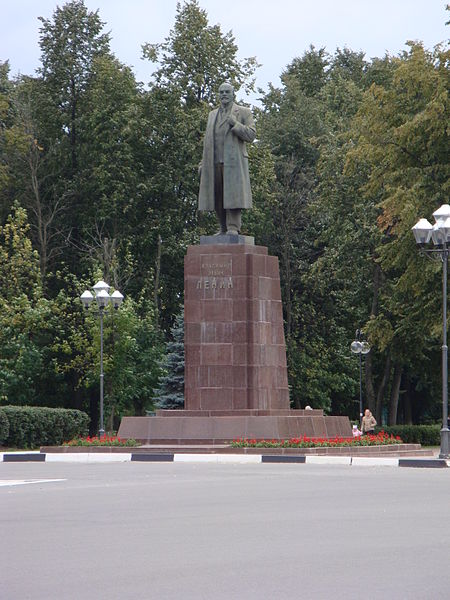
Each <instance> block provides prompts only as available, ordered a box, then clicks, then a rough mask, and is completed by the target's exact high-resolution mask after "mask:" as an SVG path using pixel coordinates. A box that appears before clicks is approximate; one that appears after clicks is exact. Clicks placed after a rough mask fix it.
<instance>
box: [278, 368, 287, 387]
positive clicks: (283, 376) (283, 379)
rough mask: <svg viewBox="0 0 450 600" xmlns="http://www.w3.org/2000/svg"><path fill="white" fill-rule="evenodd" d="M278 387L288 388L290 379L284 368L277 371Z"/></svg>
mask: <svg viewBox="0 0 450 600" xmlns="http://www.w3.org/2000/svg"><path fill="white" fill-rule="evenodd" d="M276 387H277V388H287V387H288V379H287V370H286V369H283V368H278V367H277V369H276Z"/></svg>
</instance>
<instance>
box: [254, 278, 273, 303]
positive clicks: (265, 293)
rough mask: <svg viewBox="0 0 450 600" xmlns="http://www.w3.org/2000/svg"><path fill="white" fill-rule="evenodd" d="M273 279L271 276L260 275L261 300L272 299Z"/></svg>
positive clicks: (259, 293)
mask: <svg viewBox="0 0 450 600" xmlns="http://www.w3.org/2000/svg"><path fill="white" fill-rule="evenodd" d="M272 281H273V280H272V279H271V278H270V277H258V297H259V298H261V300H272V297H273V291H272Z"/></svg>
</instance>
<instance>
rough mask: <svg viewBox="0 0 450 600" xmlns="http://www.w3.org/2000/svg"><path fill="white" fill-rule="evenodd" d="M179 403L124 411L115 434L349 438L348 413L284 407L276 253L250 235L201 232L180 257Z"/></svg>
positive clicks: (182, 439)
mask: <svg viewBox="0 0 450 600" xmlns="http://www.w3.org/2000/svg"><path fill="white" fill-rule="evenodd" d="M184 294H185V308H184V319H185V328H184V332H185V409H186V410H177V411H174V410H167V411H157V414H156V416H154V417H125V418H123V419H122V423H121V425H120V429H119V436H120V437H121V438H124V439H127V438H134V439H136V440H138V441H140V442H142V443H144V444H172V445H175V444H223V443H227V442H231V441H232V440H233V439H237V438H250V439H277V440H279V439H289V438H292V437H301V436H308V437H315V438H320V437H324V438H330V437H335V436H342V437H351V435H352V432H351V426H350V421H349V420H348V418H347V417H324V416H323V412H322V411H321V410H312V411H303V410H295V411H293V410H290V408H289V407H290V403H289V389H288V380H287V367H286V347H285V341H284V331H283V312H282V306H281V293H280V276H279V269H278V259H277V258H276V257H275V256H269V255H268V254H267V248H264V247H261V246H255V245H254V243H253V238H250V237H246V236H240V235H239V236H238V235H235V236H233V235H223V236H205V237H202V239H201V243H200V245H199V246H190V247H189V248H188V251H187V255H186V258H185V270H184Z"/></svg>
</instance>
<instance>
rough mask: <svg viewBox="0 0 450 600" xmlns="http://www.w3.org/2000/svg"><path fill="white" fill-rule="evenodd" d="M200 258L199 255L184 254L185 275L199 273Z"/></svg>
mask: <svg viewBox="0 0 450 600" xmlns="http://www.w3.org/2000/svg"><path fill="white" fill-rule="evenodd" d="M200 265H201V257H200V256H199V255H193V254H190V253H188V254H186V256H185V257H184V272H185V273H200Z"/></svg>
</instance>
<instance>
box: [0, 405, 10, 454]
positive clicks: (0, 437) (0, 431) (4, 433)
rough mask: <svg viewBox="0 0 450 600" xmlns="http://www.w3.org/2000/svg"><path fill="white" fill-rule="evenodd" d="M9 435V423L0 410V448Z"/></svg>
mask: <svg viewBox="0 0 450 600" xmlns="http://www.w3.org/2000/svg"><path fill="white" fill-rule="evenodd" d="M8 435H9V421H8V417H7V416H6V415H5V413H4V412H3V411H2V409H1V408H0V446H1V445H2V444H3V442H4V441H5V440H6V439H7V437H8Z"/></svg>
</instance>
